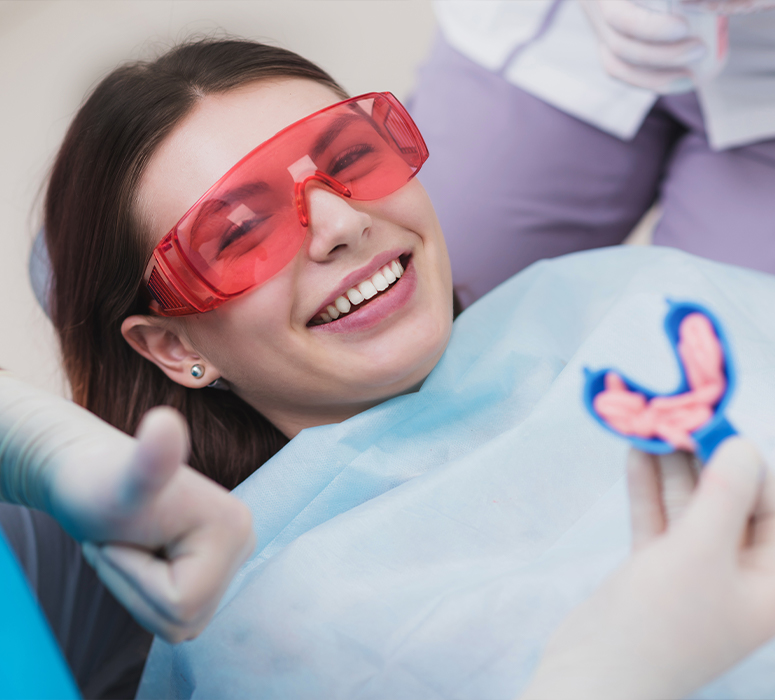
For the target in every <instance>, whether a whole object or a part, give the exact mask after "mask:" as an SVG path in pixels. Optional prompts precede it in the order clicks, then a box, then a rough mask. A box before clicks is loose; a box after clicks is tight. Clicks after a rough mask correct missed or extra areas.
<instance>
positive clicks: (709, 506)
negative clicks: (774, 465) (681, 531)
mask: <svg viewBox="0 0 775 700" xmlns="http://www.w3.org/2000/svg"><path fill="white" fill-rule="evenodd" d="M765 469H766V466H765V464H764V462H763V460H762V458H761V456H760V455H759V453H758V452H757V451H756V448H755V447H754V446H753V445H752V444H751V443H750V442H748V441H746V440H743V439H741V438H730V439H728V440H726V441H724V442H723V443H722V444H721V445H720V446H719V448H718V449H717V450H716V451H715V453H714V455H713V458H712V459H711V460H710V462H708V464H707V466H706V467H705V469H704V470H703V472H702V474H701V476H700V483H699V487H698V490H697V494H696V496H695V498H694V499H693V500H692V502H691V503H690V504H689V507H688V509H687V511H686V515H685V516H684V523H683V524H684V525H685V526H686V527H687V528H688V529H690V530H693V531H695V533H696V531H699V532H700V533H701V534H699V537H698V539H697V541H698V542H704V543H706V544H707V546H708V547H709V548H711V549H712V550H713V551H718V552H725V551H726V552H733V551H734V552H735V553H736V552H737V549H738V547H739V546H740V542H741V540H742V538H743V536H744V533H745V528H746V526H747V525H748V521H749V519H750V518H751V516H752V515H753V513H754V510H755V508H756V505H757V502H758V499H759V496H760V494H761V491H762V486H763V483H764V478H763V477H764V474H765V472H764V470H765ZM690 536H695V535H690Z"/></svg>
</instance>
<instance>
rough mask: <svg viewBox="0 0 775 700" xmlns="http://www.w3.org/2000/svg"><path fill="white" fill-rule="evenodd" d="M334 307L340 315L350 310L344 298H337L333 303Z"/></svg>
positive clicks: (348, 303)
mask: <svg viewBox="0 0 775 700" xmlns="http://www.w3.org/2000/svg"><path fill="white" fill-rule="evenodd" d="M334 306H335V307H336V309H337V311H339V313H340V314H346V313H347V312H348V311H349V310H350V308H351V307H350V302H349V301H347V299H345V298H344V297H337V298H336V300H335V301H334Z"/></svg>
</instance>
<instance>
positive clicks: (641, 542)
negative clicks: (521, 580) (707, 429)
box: [523, 438, 775, 700]
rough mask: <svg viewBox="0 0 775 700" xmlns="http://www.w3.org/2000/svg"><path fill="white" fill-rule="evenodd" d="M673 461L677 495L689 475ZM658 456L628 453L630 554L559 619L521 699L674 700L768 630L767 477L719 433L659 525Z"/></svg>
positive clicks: (743, 448)
mask: <svg viewBox="0 0 775 700" xmlns="http://www.w3.org/2000/svg"><path fill="white" fill-rule="evenodd" d="M673 459H674V463H673V465H672V469H673V471H677V472H681V471H683V475H680V474H678V475H676V474H674V477H675V478H676V482H675V483H674V484H673V486H671V487H670V488H672V490H673V491H674V494H678V493H681V492H685V488H686V487H687V486H689V485H690V484H691V482H692V480H693V477H692V476H691V474H690V472H691V465H690V463H689V462H688V458H686V457H680V456H678V457H676V458H673ZM681 460H684V466H683V467H682V466H681V465H680V464H679V463H680V461H681ZM658 462H659V460H656V459H654V458H652V457H650V456H644V455H641V454H639V453H636V454H635V458H634V459H633V460H631V464H630V484H631V499H632V500H633V525H634V528H635V533H634V534H635V543H636V545H637V549H636V551H635V553H634V554H633V555H632V556H631V557H630V559H629V561H628V562H627V563H626V564H625V565H624V567H622V569H620V570H619V571H618V572H617V573H616V574H615V575H614V576H612V577H611V578H610V579H609V580H608V581H607V582H606V583H605V584H604V585H603V586H601V588H600V589H599V590H598V591H597V592H596V593H595V594H594V595H593V596H592V598H590V599H589V600H588V601H587V602H586V603H584V604H583V605H581V606H579V608H577V609H576V610H575V611H574V612H573V613H572V614H571V615H570V616H569V617H568V618H567V620H566V621H565V622H564V623H563V624H562V625H561V627H560V629H559V630H558V632H557V633H556V634H555V636H554V637H553V639H552V640H551V641H550V643H549V645H548V647H547V650H546V654H545V656H544V658H543V659H542V661H541V664H540V665H539V668H538V671H537V672H536V675H535V677H534V679H533V682H532V684H531V686H530V688H529V689H528V690H527V691H526V693H525V694H524V695H523V699H524V700H527V699H528V698H571V697H572V698H595V699H596V700H605V699H606V698H611V699H613V698H625V697H626V698H628V699H632V700H637V699H638V698H644V699H645V698H657V697H660V698H662V697H671V698H672V697H683V696H684V695H686V694H687V693H690V692H691V691H693V690H696V689H697V688H699V687H700V686H702V685H703V684H705V683H707V682H708V681H710V680H711V679H712V678H713V677H714V676H716V675H718V674H720V673H721V672H723V671H724V670H726V669H728V668H729V667H731V666H732V665H733V664H735V663H737V662H738V661H740V660H741V659H742V658H743V657H744V656H746V655H747V654H749V653H750V652H752V651H753V650H754V649H755V648H756V647H757V646H759V645H760V644H762V643H764V642H765V641H766V640H767V639H769V638H770V637H772V636H773V635H775V482H774V480H773V475H772V473H771V472H770V471H769V470H768V469H767V468H766V467H765V466H764V465H763V463H762V461H761V459H760V458H759V456H758V454H757V453H756V451H755V450H754V448H753V447H752V446H751V445H750V444H749V443H747V442H745V441H744V440H741V439H739V438H733V439H730V440H727V441H726V442H725V443H724V444H723V445H722V446H721V447H720V448H719V449H718V450H717V451H716V453H715V455H714V457H713V459H712V460H711V461H710V463H709V464H708V466H707V467H706V468H705V469H704V471H703V472H702V474H701V476H700V480H699V486H698V488H697V489H696V493H695V494H694V495H693V496H692V497H691V498H690V499H689V500H688V502H686V503H681V502H680V500H681V499H680V498H679V499H678V500H677V501H676V503H674V508H673V516H675V517H677V520H671V514H670V509H669V508H667V507H666V504H665V502H664V501H663V500H662V497H661V488H660V484H659V481H660V478H659V475H658V473H657V472H658V471H659V469H658V466H659V465H658ZM676 465H677V468H676ZM668 466H670V465H668ZM661 469H662V471H663V473H664V469H665V465H664V464H662V465H661ZM681 513H682V514H681Z"/></svg>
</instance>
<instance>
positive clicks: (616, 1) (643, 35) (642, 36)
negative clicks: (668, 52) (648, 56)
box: [598, 0, 690, 44]
mask: <svg viewBox="0 0 775 700" xmlns="http://www.w3.org/2000/svg"><path fill="white" fill-rule="evenodd" d="M598 6H599V8H600V14H601V16H602V17H603V19H604V20H605V22H606V23H607V24H608V25H609V26H610V27H611V28H612V29H614V30H616V31H617V32H619V33H620V34H623V35H625V36H628V37H631V38H633V39H637V40H638V41H642V42H651V43H665V44H670V43H673V42H677V41H681V40H682V39H686V38H687V37H688V36H689V32H690V28H689V23H688V22H687V21H686V19H685V18H684V17H681V15H677V14H670V13H668V12H658V11H655V10H651V9H649V8H647V7H642V6H640V5H637V4H635V3H634V2H631V1H630V0H598Z"/></svg>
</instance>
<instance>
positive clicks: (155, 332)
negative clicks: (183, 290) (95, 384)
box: [121, 316, 221, 389]
mask: <svg viewBox="0 0 775 700" xmlns="http://www.w3.org/2000/svg"><path fill="white" fill-rule="evenodd" d="M121 335H123V336H124V340H126V342H127V343H129V345H130V346H131V347H132V349H134V351H135V352H137V353H138V354H140V355H142V356H143V357H144V358H145V359H146V360H149V361H150V362H153V364H155V365H156V366H157V367H158V368H159V369H160V370H161V371H162V372H164V374H166V375H167V376H168V377H169V378H170V379H171V380H172V381H173V382H177V383H178V384H180V385H182V386H185V387H188V388H190V389H201V388H203V387H206V386H207V385H208V384H210V383H211V382H214V381H215V380H217V379H219V378H220V376H221V375H220V373H219V372H218V370H217V369H215V367H213V366H212V365H211V364H209V363H207V362H206V361H205V360H204V359H203V358H202V356H201V355H199V354H198V353H197V352H196V351H195V350H194V349H193V348H191V346H190V345H189V344H188V343H187V342H186V341H185V340H184V339H183V338H181V337H180V336H179V335H178V334H177V333H175V332H174V331H172V330H170V329H169V328H165V327H164V326H163V325H162V324H160V323H159V322H158V321H157V320H156V319H155V318H154V317H151V316H129V317H128V318H126V319H124V322H123V323H122V324H121Z"/></svg>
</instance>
